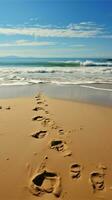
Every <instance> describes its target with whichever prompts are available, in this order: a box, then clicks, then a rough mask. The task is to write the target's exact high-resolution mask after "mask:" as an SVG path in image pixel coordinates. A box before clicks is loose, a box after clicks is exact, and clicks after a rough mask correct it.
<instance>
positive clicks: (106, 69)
mask: <svg viewBox="0 0 112 200" xmlns="http://www.w3.org/2000/svg"><path fill="white" fill-rule="evenodd" d="M46 83H49V84H55V85H78V84H83V85H85V84H91V83H98V84H99V83H105V84H106V83H107V84H112V59H104V58H97V59H96V58H75V59H74V58H68V59H67V58H60V59H59V58H58V59H57V58H53V59H36V58H0V86H3V85H31V84H46ZM86 87H87V86H86ZM89 87H90V86H89ZM107 89H108V88H107Z"/></svg>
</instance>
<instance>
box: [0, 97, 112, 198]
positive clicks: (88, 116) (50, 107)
mask: <svg viewBox="0 0 112 200" xmlns="http://www.w3.org/2000/svg"><path fill="white" fill-rule="evenodd" d="M111 155H112V108H107V107H102V106H96V105H91V104H86V103H77V102H73V101H65V100H59V99H52V98H48V97H46V96H43V95H37V96H34V97H24V98H22V97H21V98H13V99H1V100H0V169H1V170H0V199H2V200H20V199H21V200H23V199H24V200H26V199H27V200H36V199H40V200H41V199H42V200H48V199H50V200H54V199H63V200H74V199H77V200H97V199H105V200H111V199H112V158H111Z"/></svg>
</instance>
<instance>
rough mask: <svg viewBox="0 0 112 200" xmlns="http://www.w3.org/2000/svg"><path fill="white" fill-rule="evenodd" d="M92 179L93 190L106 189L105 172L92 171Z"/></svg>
mask: <svg viewBox="0 0 112 200" xmlns="http://www.w3.org/2000/svg"><path fill="white" fill-rule="evenodd" d="M90 181H91V184H92V187H93V190H94V191H96V190H103V189H104V174H103V173H100V172H92V173H91V174H90Z"/></svg>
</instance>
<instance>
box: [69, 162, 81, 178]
mask: <svg viewBox="0 0 112 200" xmlns="http://www.w3.org/2000/svg"><path fill="white" fill-rule="evenodd" d="M70 175H71V177H72V178H76V179H77V178H80V176H81V165H79V164H77V163H75V164H72V165H71V167H70Z"/></svg>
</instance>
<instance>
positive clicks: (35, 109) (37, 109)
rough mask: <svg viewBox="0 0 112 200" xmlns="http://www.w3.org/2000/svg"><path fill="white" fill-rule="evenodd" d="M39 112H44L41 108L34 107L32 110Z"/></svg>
mask: <svg viewBox="0 0 112 200" xmlns="http://www.w3.org/2000/svg"><path fill="white" fill-rule="evenodd" d="M39 110H44V108H42V107H35V108H33V111H39Z"/></svg>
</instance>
